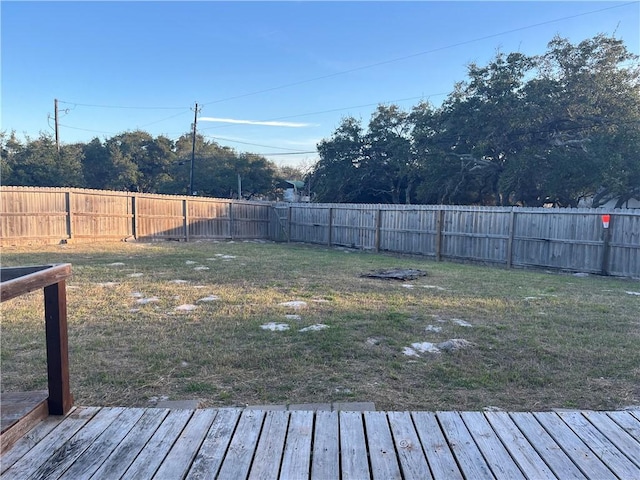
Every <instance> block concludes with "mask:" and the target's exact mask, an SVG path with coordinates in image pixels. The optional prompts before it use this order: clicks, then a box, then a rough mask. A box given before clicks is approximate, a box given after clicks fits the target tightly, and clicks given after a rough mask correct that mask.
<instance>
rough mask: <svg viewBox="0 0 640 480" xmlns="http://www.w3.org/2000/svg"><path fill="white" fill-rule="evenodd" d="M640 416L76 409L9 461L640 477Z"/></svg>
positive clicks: (213, 469) (25, 468)
mask: <svg viewBox="0 0 640 480" xmlns="http://www.w3.org/2000/svg"><path fill="white" fill-rule="evenodd" d="M638 418H640V412H636V411H633V412H631V411H621V412H592V411H584V412H578V411H566V412H564V411H562V412H511V413H508V412H485V413H483V412H436V413H434V412H379V411H378V412H375V411H370V412H369V411H367V412H353V411H339V412H338V411H311V410H309V411H306V410H296V411H284V410H272V411H263V410H251V409H230V408H223V409H196V410H178V409H175V410H171V409H155V408H120V407H103V408H100V407H77V408H75V410H74V411H72V412H71V413H70V414H68V415H67V416H65V417H49V418H47V419H45V420H43V421H41V422H40V424H38V425H37V426H35V427H34V428H33V429H32V430H31V431H30V432H29V433H28V434H27V435H25V436H24V437H22V438H20V439H19V440H18V441H17V442H16V443H15V445H14V446H13V447H12V448H10V449H9V450H8V451H7V452H5V453H4V454H3V455H2V457H1V458H0V464H2V470H3V471H2V475H1V476H0V478H1V479H2V480H5V479H24V478H36V479H37V478H47V479H49V478H51V479H90V478H91V479H95V480H110V479H119V478H125V479H129V478H131V479H136V480H138V479H139V480H149V479H152V478H157V479H163V480H172V479H174V478H175V479H182V478H187V479H191V480H193V479H204V478H228V479H234V480H235V479H246V478H250V479H267V478H268V479H272V478H273V479H276V478H281V479H305V478H315V479H321V480H332V479H341V478H342V479H349V478H355V479H358V480H364V479H373V480H376V479H410V478H419V479H428V478H434V479H436V480H439V479H458V480H459V479H463V478H466V479H469V478H472V479H474V480H475V479H478V478H527V479H536V480H537V479H554V478H559V479H563V480H564V479H570V478H573V479H585V478H587V479H598V480H599V479H604V478H619V479H630V478H640V465H639V463H640V455H638V452H640V441H639V440H638V438H637V435H638V432H639V431H640V430H639V429H638V427H639V426H640V420H638Z"/></svg>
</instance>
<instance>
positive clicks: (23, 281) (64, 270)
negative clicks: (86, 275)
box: [0, 263, 71, 302]
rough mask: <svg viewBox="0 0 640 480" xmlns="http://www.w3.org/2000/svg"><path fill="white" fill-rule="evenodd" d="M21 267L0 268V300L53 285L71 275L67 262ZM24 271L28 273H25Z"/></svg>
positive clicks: (69, 265)
mask: <svg viewBox="0 0 640 480" xmlns="http://www.w3.org/2000/svg"><path fill="white" fill-rule="evenodd" d="M22 268H24V267H11V268H6V267H5V268H2V269H0V270H1V271H2V283H0V300H1V301H3V302H6V301H7V300H10V299H12V298H15V297H17V296H19V295H23V294H25V293H28V292H32V291H34V290H39V289H41V288H44V287H47V286H49V285H54V284H56V283H58V282H60V281H62V280H66V279H67V278H69V277H70V276H71V264H69V263H61V264H59V265H42V266H38V267H27V268H28V269H29V270H22ZM12 271H14V272H15V273H14V272H12ZM25 271H27V272H28V273H26V274H25V273H24V272H25ZM11 277H13V278H11ZM5 278H6V279H7V280H5Z"/></svg>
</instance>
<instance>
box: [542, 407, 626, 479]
mask: <svg viewBox="0 0 640 480" xmlns="http://www.w3.org/2000/svg"><path fill="white" fill-rule="evenodd" d="M533 415H534V417H535V418H536V420H538V422H540V424H541V425H542V426H543V427H544V429H545V430H546V431H547V432H548V433H549V435H551V437H552V438H553V439H554V440H555V441H556V442H557V443H558V445H560V447H561V448H562V450H563V451H564V452H565V453H566V454H567V455H568V456H569V457H570V458H571V460H572V461H573V462H574V463H575V464H576V466H577V467H578V468H579V469H580V470H581V471H582V473H584V474H585V475H586V476H587V477H588V478H593V479H598V480H605V479H610V478H611V479H614V478H616V476H615V475H614V474H613V473H612V472H611V470H609V468H607V466H606V465H605V464H604V463H602V461H601V460H600V459H599V458H598V457H597V456H596V455H595V454H594V453H593V452H592V451H591V450H590V449H589V447H587V446H586V445H585V444H584V442H583V441H582V440H580V438H579V437H578V436H577V435H576V434H575V433H574V432H573V431H572V430H571V429H570V428H569V427H568V426H567V424H566V423H564V422H563V421H562V420H561V419H560V417H559V416H558V415H557V414H556V413H553V412H535V413H533Z"/></svg>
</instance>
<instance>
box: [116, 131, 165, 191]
mask: <svg viewBox="0 0 640 480" xmlns="http://www.w3.org/2000/svg"><path fill="white" fill-rule="evenodd" d="M105 147H106V148H107V149H108V151H109V154H110V156H111V163H112V165H113V167H114V168H115V169H116V171H115V172H114V176H115V178H116V179H117V183H120V184H121V183H122V182H127V181H131V182H132V183H131V184H130V185H126V186H124V187H125V188H127V189H130V190H135V191H139V192H149V193H158V189H159V187H160V185H163V184H166V183H167V182H168V181H169V180H170V174H169V170H170V168H171V165H172V163H173V162H174V161H175V153H174V151H173V150H174V145H173V143H172V141H171V140H170V139H168V138H166V137H163V136H159V137H157V138H155V139H154V138H153V137H152V136H151V135H150V134H149V133H147V132H144V131H141V130H136V131H133V132H125V133H121V134H120V135H116V136H115V137H111V138H110V139H108V140H107V141H106V142H105Z"/></svg>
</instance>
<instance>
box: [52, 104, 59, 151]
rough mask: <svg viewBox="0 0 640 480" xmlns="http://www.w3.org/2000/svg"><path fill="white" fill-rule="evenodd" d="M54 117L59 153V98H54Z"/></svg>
mask: <svg viewBox="0 0 640 480" xmlns="http://www.w3.org/2000/svg"><path fill="white" fill-rule="evenodd" d="M53 117H54V122H55V125H56V128H55V132H56V149H57V150H58V153H60V131H59V128H58V99H57V98H54V99H53Z"/></svg>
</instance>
